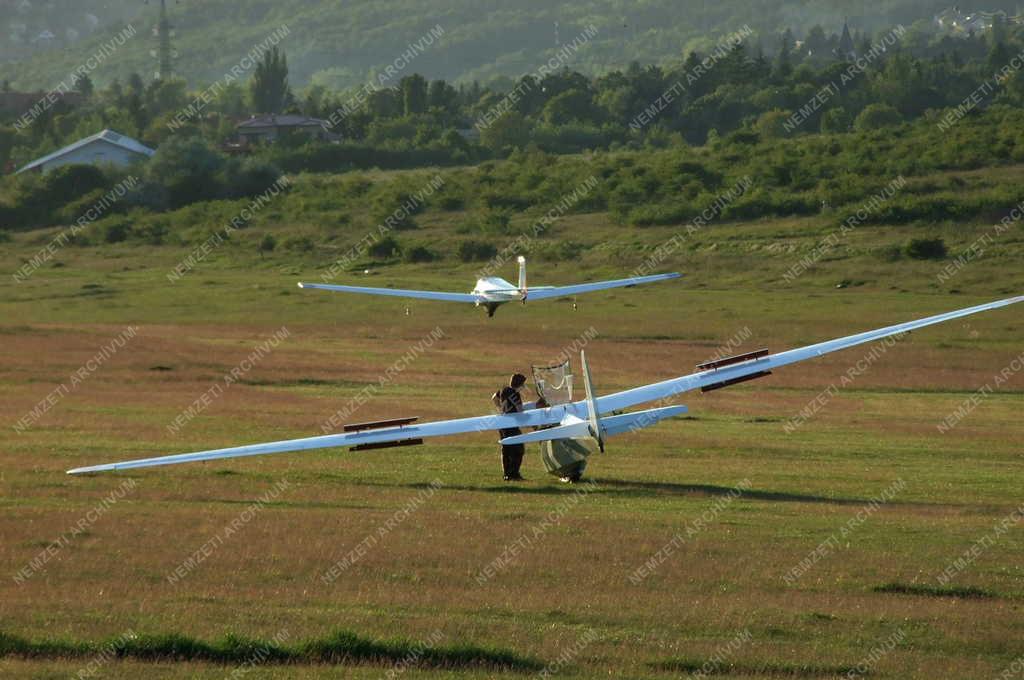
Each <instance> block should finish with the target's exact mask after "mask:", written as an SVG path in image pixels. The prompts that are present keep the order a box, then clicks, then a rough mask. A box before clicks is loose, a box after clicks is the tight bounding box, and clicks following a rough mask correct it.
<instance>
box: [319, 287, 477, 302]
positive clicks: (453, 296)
mask: <svg viewBox="0 0 1024 680" xmlns="http://www.w3.org/2000/svg"><path fill="white" fill-rule="evenodd" d="M299 288H318V289H320V290H333V291H336V292H340V293H362V294H363V295H389V296H391V297H406V298H419V299H421V300H441V301H443V302H473V303H476V302H480V301H481V300H482V299H483V298H481V297H479V296H476V295H470V294H469V293H441V292H436V291H432V290H403V289H401V288H367V287H364V286H335V285H331V284H327V283H300V284H299Z"/></svg>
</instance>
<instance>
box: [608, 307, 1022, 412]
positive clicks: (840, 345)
mask: <svg viewBox="0 0 1024 680" xmlns="http://www.w3.org/2000/svg"><path fill="white" fill-rule="evenodd" d="M1018 302H1024V295H1021V296H1017V297H1013V298H1007V299H1005V300H998V301H996V302H989V303H986V304H983V305H977V306H975V307H967V308H966V309H958V310H956V311H954V312H946V313H945V314H936V315H935V316H929V317H926V318H924V319H918V320H917V321H908V322H906V323H898V324H895V325H893V326H886V327H885V328H879V329H878V330H874V331H866V332H864V333H857V334H856V335H849V336H847V337H845V338H838V339H836V340H828V341H826V342H819V343H817V344H814V345H808V346H807V347H800V348H799V349H791V350H788V351H785V352H779V353H778V354H770V355H767V356H764V357H761V358H758V359H751V360H750V361H745V362H743V363H739V364H734V365H730V366H725V367H723V368H718V369H710V370H706V371H699V372H697V373H693V374H691V375H687V376H683V377H681V378H673V379H672V380H665V381H663V382H659V383H653V384H651V385H644V386H643V387H636V388H633V389H631V390H625V391H624V392H616V393H615V394H609V395H606V396H603V397H598V398H597V408H598V410H599V411H600V412H601V413H608V412H610V411H618V410H620V409H624V408H629V407H631V406H635V405H637V404H645V403H647V402H649V401H657V400H659V399H664V398H666V397H671V396H672V395H675V394H680V393H682V392H689V391H690V390H696V389H700V388H702V387H705V388H706V387H710V386H713V385H718V384H720V383H724V382H730V381H737V380H738V379H741V378H745V377H749V376H751V375H754V374H757V373H761V372H762V371H769V370H771V369H773V368H780V367H782V366H787V365H789V364H795V363H796V362H798V361H804V360H805V359H813V358H815V357H820V356H823V355H825V354H830V353H832V352H838V351H839V350H841V349H847V348H849V347H856V346H857V345H863V344H864V343H867V342H873V341H875V340H881V339H883V338H887V337H889V336H891V335H900V334H901V333H908V332H910V331H913V330H917V329H918V328H924V327H925V326H931V325H933V324H937V323H942V322H944V321H952V320H953V319H959V318H961V317H964V316H970V315H971V314H977V313H979V312H986V311H989V310H991V309H999V308H1000V307H1007V306H1009V305H1013V304H1016V303H1018Z"/></svg>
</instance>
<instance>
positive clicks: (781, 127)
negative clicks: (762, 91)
mask: <svg viewBox="0 0 1024 680" xmlns="http://www.w3.org/2000/svg"><path fill="white" fill-rule="evenodd" d="M792 116H793V112H792V111H783V110H781V109H775V110H774V111H765V112H764V113H762V114H761V115H760V116H759V117H758V119H757V123H755V124H754V129H755V130H757V131H758V132H759V133H760V134H761V136H762V137H764V138H765V139H777V138H779V137H786V136H788V135H789V130H787V129H786V122H787V121H788V120H789V119H790V118H792Z"/></svg>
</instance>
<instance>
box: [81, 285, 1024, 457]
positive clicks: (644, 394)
mask: <svg viewBox="0 0 1024 680" xmlns="http://www.w3.org/2000/svg"><path fill="white" fill-rule="evenodd" d="M1018 302H1024V296H1018V297H1013V298H1007V299H1005V300H999V301H996V302H990V303H987V304H983V305H977V306H975V307H968V308H966V309H960V310H956V311H953V312H947V313H945V314H937V315H935V316H929V317H926V318H924V319H918V320H917V321H909V322H907V323H900V324H896V325H893V326H886V327H885V328H880V329H878V330H873V331H867V332H864V333H858V334H856V335H850V336H847V337H844V338H838V339H836V340H828V341H826V342H820V343H817V344H814V345H808V346H807V347H801V348H799V349H792V350H788V351H785V352H779V353H778V354H770V355H767V354H766V355H763V356H762V355H758V356H757V357H756V358H751V359H749V360H745V361H742V362H740V363H735V364H728V365H724V366H720V367H717V368H709V369H708V370H702V371H698V372H697V373H693V374H691V375H687V376H683V377H680V378H673V379H671V380H665V381H662V382H659V383H653V384H650V385H644V386H642V387H637V388H634V389H630V390H625V391H623V392H616V393H615V394H609V395H606V396H603V397H597V398H596V399H595V398H592V399H591V400H583V401H577V402H574V403H571V404H562V405H558V406H552V407H549V408H544V409H531V410H529V411H524V412H522V413H512V414H507V415H491V416H480V417H475V418H459V419H456V420H442V421H438V422H433V423H423V424H422V425H415V424H410V425H400V426H395V427H384V428H380V429H369V430H359V431H354V432H344V433H340V434H329V435H323V436H318V437H307V438H304V439H291V440H287V441H280V442H271V443H268V444H252V445H250V446H237V447H233V448H227V449H214V450H212V451H200V452H198V453H185V454H179V455H174V456H162V457H159V458H144V459H139V460H129V461H125V462H121V463H109V464H106V465H93V466H89V467H81V468H75V469H74V470H69V471H68V474H81V473H86V472H103V471H109V470H122V469H128V468H140V467H151V466H156V465H173V464H176V463H190V462H196V461H204V460H218V459H221V458H238V457H243V456H258V455H263V454H270V453H285V452H289V451H306V450H311V449H324V448H334V447H343V446H365V445H370V444H381V443H389V442H403V441H405V440H410V439H422V438H427V437H441V436H445V435H453V434H464V433H467V432H484V431H489V430H498V429H505V428H514V427H519V428H523V427H538V426H544V425H555V424H560V426H561V427H562V428H566V430H567V431H566V432H565V433H564V436H569V437H574V436H582V435H583V434H584V433H589V428H590V427H591V425H590V424H589V423H588V422H587V419H588V418H589V411H590V406H589V405H590V404H595V406H594V409H595V410H596V411H597V412H598V413H600V414H605V413H609V412H612V411H618V410H621V409H626V408H630V407H632V406H636V405H637V404H643V403H647V402H651V401H657V400H660V399H665V398H667V397H671V396H673V395H676V394H680V393H682V392H688V391H691V390H695V389H701V388H712V387H714V386H716V385H721V384H731V383H734V382H740V381H741V380H743V379H744V378H749V377H752V376H756V375H758V374H764V373H766V372H768V371H770V370H771V369H774V368H779V367H781V366H786V365H789V364H793V363H796V362H798V361H804V360H805V359H813V358H815V357H820V356H823V355H825V354H829V353H831V352H837V351H839V350H842V349H847V348H850V347H855V346H857V345H862V344H865V343H868V342H873V341H875V340H881V339H884V338H887V337H889V336H893V335H899V334H901V333H907V332H910V331H913V330H916V329H918V328H924V327H925V326H931V325H933V324H937V323H942V322H944V321H951V320H953V319H959V318H961V317H965V316H970V315H971V314H977V313H979V312H985V311H988V310H992V309H999V308H1000V307H1007V306H1009V305H1013V304H1016V303H1018ZM679 409H680V407H666V408H661V409H652V410H651V411H647V412H640V413H631V414H625V415H623V416H613V417H612V418H606V419H603V420H601V421H599V422H600V423H603V424H604V429H605V430H606V432H607V433H608V434H614V433H615V432H619V431H632V430H634V429H639V428H640V427H646V426H648V425H651V424H653V423H655V422H657V421H658V420H661V419H663V418H665V417H671V416H674V415H677V414H678V413H681V412H682V411H681V410H679ZM619 421H621V422H619ZM557 429H558V428H555V430H552V431H549V434H559V435H561V434H563V433H559V432H556V430H557ZM568 430H571V432H569V431H568ZM613 430H614V432H613ZM520 438H522V439H523V440H526V439H529V440H531V441H532V440H534V437H527V436H525V435H523V436H520V437H517V438H516V439H517V440H518V439H520ZM540 438H544V437H543V436H541V437H540ZM511 441H512V438H508V439H506V440H505V443H511Z"/></svg>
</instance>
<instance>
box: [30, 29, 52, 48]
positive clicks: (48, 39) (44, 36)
mask: <svg viewBox="0 0 1024 680" xmlns="http://www.w3.org/2000/svg"><path fill="white" fill-rule="evenodd" d="M56 39H57V36H55V35H54V34H53V31H51V30H50V29H46V30H45V31H43V32H42V33H40V34H39V35H37V36H36V37H34V38H32V42H34V43H36V44H43V45H49V44H50V43H52V42H53V41H54V40H56Z"/></svg>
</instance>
